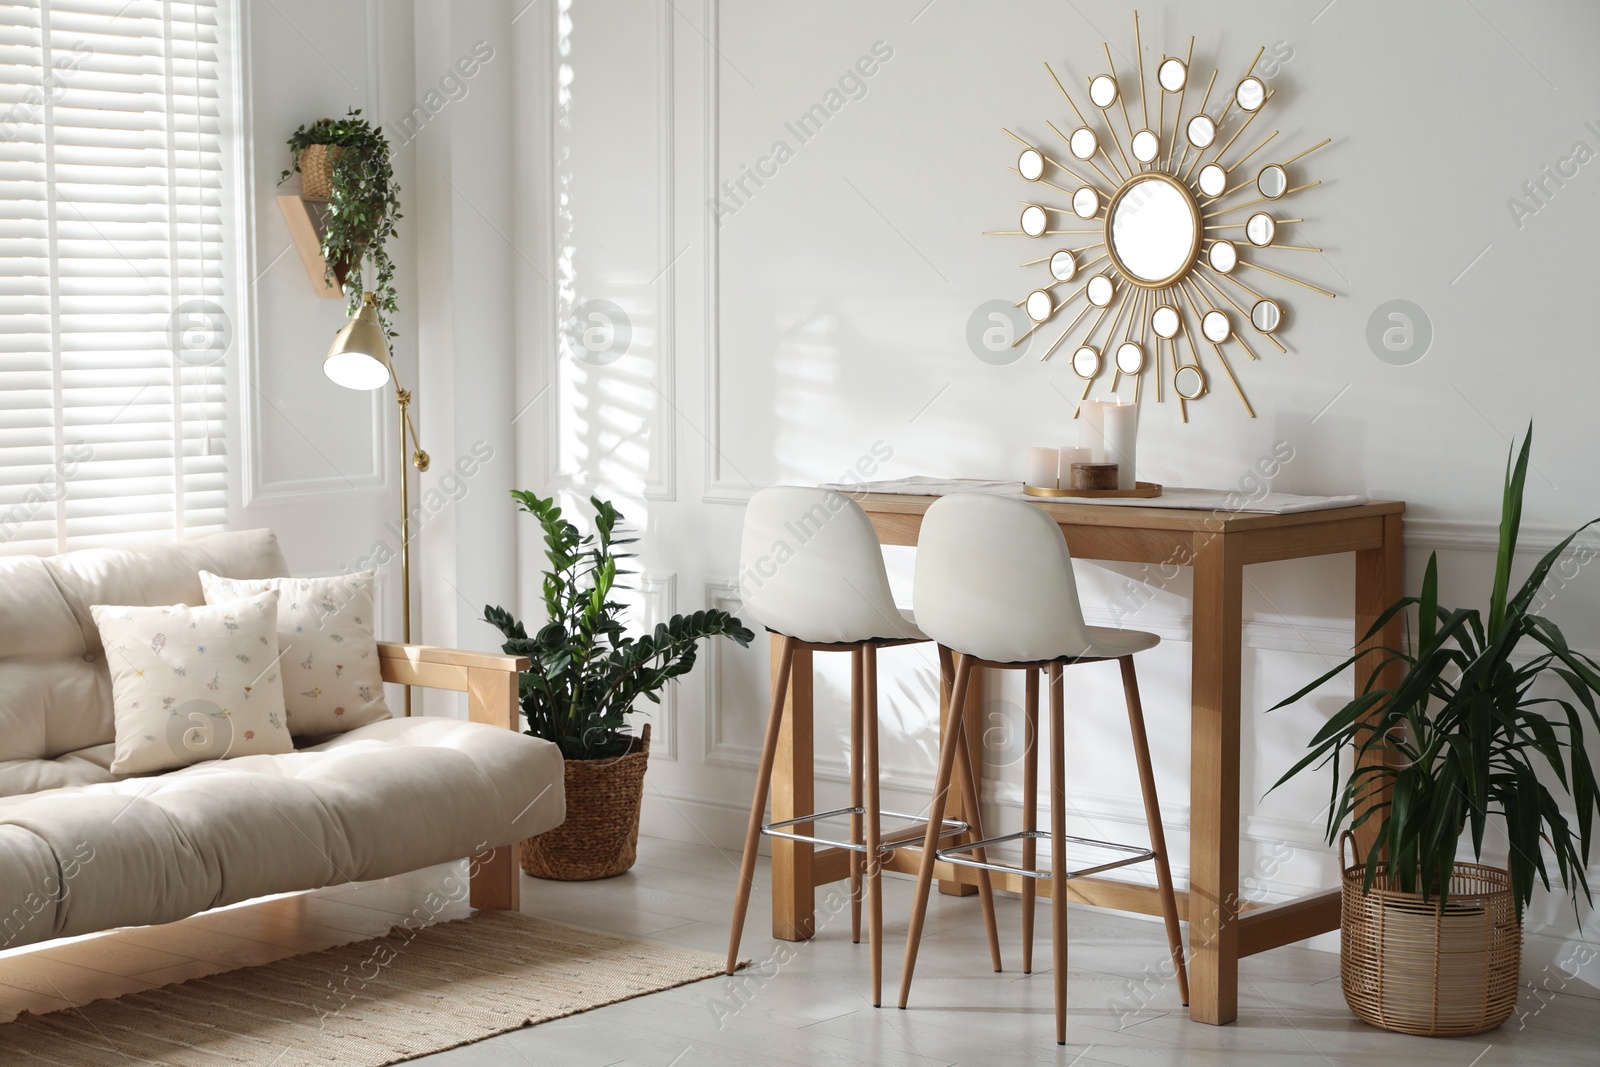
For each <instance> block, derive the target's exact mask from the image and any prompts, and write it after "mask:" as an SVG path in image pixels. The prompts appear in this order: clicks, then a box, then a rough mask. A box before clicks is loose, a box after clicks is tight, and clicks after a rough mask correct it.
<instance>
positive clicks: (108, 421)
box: [0, 0, 238, 554]
mask: <svg viewBox="0 0 1600 1067" xmlns="http://www.w3.org/2000/svg"><path fill="white" fill-rule="evenodd" d="M227 2H228V0H195V2H192V3H176V2H166V0H131V2H130V0H23V2H20V3H3V2H0V551H3V552H6V553H29V552H31V553H40V554H49V553H54V552H58V551H63V550H65V549H68V548H82V547H92V546H103V545H115V544H126V543H137V542H141V541H146V542H147V541H156V540H165V539H182V538H185V537H191V536H194V535H196V534H200V533H209V532H212V531H214V530H217V529H221V528H222V526H223V523H224V521H225V518H226V505H227V488H228V484H227V483H228V467H229V465H228V460H227V455H226V450H225V448H224V421H223V420H224V415H225V411H224V408H225V402H226V396H227V393H226V390H227V378H228V374H229V369H228V367H229V362H228V358H227V351H228V349H229V348H230V347H231V342H232V336H233V325H232V324H233V323H235V322H236V321H238V316H236V315H235V314H233V312H232V309H231V299H232V298H231V296H230V295H229V294H230V292H231V288H232V287H231V285H229V284H228V283H227V279H228V277H229V272H228V270H227V269H226V268H227V264H228V263H229V261H230V260H229V257H230V256H232V255H233V254H234V251H233V249H234V242H233V241H232V239H231V236H230V235H229V234H228V233H227V232H226V230H227V227H228V225H229V222H228V220H229V219H231V218H233V217H234V212H233V210H232V205H230V204H229V203H228V202H227V201H228V200H229V199H230V198H229V197H228V196H227V195H226V194H227V193H228V191H229V189H230V188H231V182H232V180H233V177H234V174H233V172H234V163H233V157H232V156H231V155H230V153H229V151H228V150H227V149H226V148H225V146H224V133H225V127H226V123H225V121H224V120H225V117H226V116H227V115H228V110H227V108H228V107H230V106H231V100H232V98H233V94H232V92H231V90H228V88H227V86H225V85H224V82H225V80H226V78H227V77H228V76H229V72H230V71H231V69H232V64H231V61H230V57H229V55H228V54H227V53H228V48H227V46H226V44H225V42H224V41H223V39H222V37H223V33H222V28H221V21H220V19H221V15H222V14H223V13H222V12H221V11H220V10H219V8H220V7H221V6H222V5H223V4H226V3H227Z"/></svg>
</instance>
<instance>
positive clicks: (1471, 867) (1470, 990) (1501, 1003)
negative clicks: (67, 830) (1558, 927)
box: [1339, 833, 1522, 1037]
mask: <svg viewBox="0 0 1600 1067" xmlns="http://www.w3.org/2000/svg"><path fill="white" fill-rule="evenodd" d="M1348 838H1349V834H1348V833H1346V834H1345V839H1346V840H1347V839H1348ZM1343 843H1344V842H1343V841H1341V853H1342V846H1343ZM1365 873H1366V869H1365V867H1364V866H1363V865H1362V864H1360V863H1357V864H1356V865H1355V866H1346V867H1345V868H1344V877H1343V890H1342V892H1343V907H1342V909H1341V911H1342V916H1343V917H1342V920H1341V924H1340V967H1339V970H1340V981H1341V984H1342V985H1343V987H1344V999H1345V1003H1347V1004H1349V1005H1350V1010H1351V1011H1353V1012H1354V1013H1355V1014H1356V1017H1357V1018H1359V1019H1361V1020H1362V1021H1363V1022H1367V1023H1371V1024H1372V1025H1373V1026H1378V1027H1382V1028H1383V1029H1385V1030H1393V1031H1396V1032H1397V1033H1402V1034H1419V1035H1421V1036H1423V1037H1452V1036H1460V1035H1463V1034H1481V1033H1483V1032H1484V1031H1485V1030H1493V1029H1494V1028H1495V1027H1497V1026H1499V1025H1500V1024H1501V1023H1503V1022H1505V1021H1506V1020H1507V1019H1508V1018H1510V1017H1511V1013H1512V1011H1513V1010H1514V1009H1515V1008H1516V1005H1517V992H1518V977H1519V974H1520V968H1521V955H1522V925H1521V923H1520V922H1518V920H1517V910H1516V901H1515V899H1514V896H1513V893H1512V889H1511V875H1510V874H1509V873H1508V872H1506V871H1503V870H1501V869H1499V868H1498V867H1486V866H1483V865H1482V864H1477V863H1457V864H1455V866H1454V869H1453V871H1452V873H1451V877H1450V893H1449V896H1448V898H1447V899H1446V900H1445V902H1444V903H1443V905H1442V906H1441V904H1440V900H1439V896H1438V894H1437V893H1436V894H1434V895H1433V898H1432V899H1430V900H1424V899H1423V898H1422V894H1421V893H1408V892H1404V891H1403V890H1401V889H1399V888H1398V887H1396V886H1394V885H1393V884H1392V882H1391V880H1390V879H1389V878H1388V877H1387V876H1386V875H1384V874H1382V873H1379V874H1378V875H1377V876H1376V877H1375V878H1374V879H1373V882H1372V891H1371V892H1370V893H1363V892H1362V881H1363V878H1364V876H1365Z"/></svg>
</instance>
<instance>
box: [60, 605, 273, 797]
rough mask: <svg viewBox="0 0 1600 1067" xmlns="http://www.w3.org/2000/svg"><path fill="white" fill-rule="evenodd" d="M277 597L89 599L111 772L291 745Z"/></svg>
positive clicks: (169, 766) (149, 769) (134, 771)
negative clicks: (105, 678)
mask: <svg viewBox="0 0 1600 1067" xmlns="http://www.w3.org/2000/svg"><path fill="white" fill-rule="evenodd" d="M277 602H278V594H277V593H263V594H262V595H260V596H255V597H251V598H250V599H248V600H237V601H234V602H233V603H230V604H220V605H217V606H215V607H193V608H191V607H188V606H186V605H183V604H175V605H173V606H171V607H165V608H146V607H118V606H106V605H101V604H96V605H94V606H92V607H91V608H90V609H89V610H90V612H91V613H92V614H93V615H94V623H95V625H96V626H97V627H99V629H100V640H101V642H102V643H103V644H104V645H105V656H106V666H107V667H109V668H110V670H111V699H112V708H113V711H114V713H115V716H116V724H117V726H116V748H115V752H114V755H113V757H112V761H111V771H112V773H113V774H149V773H152V772H154V771H164V770H170V769H172V768H174V767H186V766H188V765H190V764H193V763H201V762H204V761H206V760H213V759H226V758H228V757H230V756H256V755H262V754H273V753H281V752H292V751H294V740H293V739H292V738H291V737H290V736H289V726H288V722H287V721H286V715H285V713H284V706H283V677H282V674H283V672H282V670H281V669H280V667H279V663H278V613H277Z"/></svg>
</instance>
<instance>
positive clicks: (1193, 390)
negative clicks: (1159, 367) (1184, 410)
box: [1172, 367, 1206, 400]
mask: <svg viewBox="0 0 1600 1067" xmlns="http://www.w3.org/2000/svg"><path fill="white" fill-rule="evenodd" d="M1172 388H1173V390H1174V391H1176V392H1177V394H1178V395H1179V396H1181V397H1183V398H1184V399H1185V400H1199V399H1200V398H1201V397H1202V396H1204V395H1205V392H1206V372H1205V371H1203V370H1201V369H1200V368H1199V367H1179V368H1178V373H1177V374H1174V375H1173V376H1172Z"/></svg>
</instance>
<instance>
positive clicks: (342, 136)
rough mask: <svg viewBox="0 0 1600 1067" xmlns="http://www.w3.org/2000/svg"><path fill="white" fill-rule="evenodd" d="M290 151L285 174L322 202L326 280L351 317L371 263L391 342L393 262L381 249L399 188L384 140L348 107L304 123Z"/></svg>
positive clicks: (396, 212) (390, 232)
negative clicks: (365, 266) (336, 115)
mask: <svg viewBox="0 0 1600 1067" xmlns="http://www.w3.org/2000/svg"><path fill="white" fill-rule="evenodd" d="M289 148H290V150H291V151H292V152H293V153H294V155H293V160H292V162H291V163H290V165H289V169H288V170H286V171H284V172H283V176H282V177H281V178H279V179H278V184H279V185H282V184H283V183H284V182H285V181H288V179H289V175H290V174H295V173H298V174H299V175H300V176H301V183H302V184H301V188H302V192H303V194H304V195H305V196H306V197H307V198H308V199H314V200H327V202H328V210H327V215H326V217H325V220H324V221H325V223H326V229H325V231H324V232H323V235H322V257H323V259H324V260H325V261H326V262H327V276H328V278H329V279H330V280H331V281H332V282H333V284H335V285H337V286H338V287H339V289H340V290H341V291H342V292H343V293H344V294H345V295H346V297H348V299H349V314H350V316H351V317H354V316H355V314H356V312H357V310H359V308H360V305H361V295H362V292H363V288H362V284H363V283H362V277H361V269H360V268H361V261H362V260H363V259H370V260H371V261H372V266H373V270H374V272H375V274H376V279H375V283H374V289H373V291H374V292H375V293H376V294H377V297H378V320H379V321H380V322H381V323H383V330H384V333H385V334H387V335H388V337H389V338H390V339H391V340H393V338H394V331H393V329H392V328H391V327H390V325H389V324H390V317H391V316H392V315H394V314H395V312H396V311H397V310H398V304H397V302H396V296H395V288H394V261H393V260H391V259H390V258H389V253H388V250H387V248H386V246H387V244H388V241H389V239H390V238H391V237H393V236H394V229H395V223H396V222H397V221H399V219H400V218H401V215H400V187H399V186H398V185H396V184H395V183H394V168H393V167H392V166H391V165H390V162H389V140H388V138H386V137H384V135H383V128H382V127H381V126H380V127H373V126H372V124H371V123H369V122H367V120H366V119H364V118H362V117H361V109H360V108H353V109H351V111H350V112H349V113H348V114H347V115H346V116H345V117H344V118H342V119H319V120H317V121H316V122H313V123H312V124H311V125H310V126H301V127H300V128H299V129H297V130H295V131H294V133H293V135H291V136H290V138H289Z"/></svg>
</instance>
